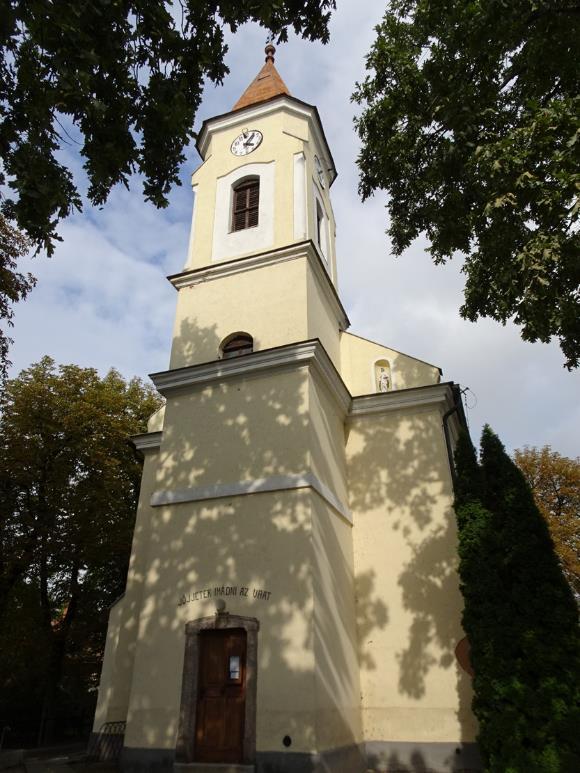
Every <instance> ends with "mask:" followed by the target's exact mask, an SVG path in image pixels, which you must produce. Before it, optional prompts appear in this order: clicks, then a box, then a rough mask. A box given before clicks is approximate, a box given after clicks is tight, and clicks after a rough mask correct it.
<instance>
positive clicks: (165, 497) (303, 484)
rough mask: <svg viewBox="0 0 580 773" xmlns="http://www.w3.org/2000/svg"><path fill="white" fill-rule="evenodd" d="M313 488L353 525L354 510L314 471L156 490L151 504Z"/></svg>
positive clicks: (170, 503)
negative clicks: (352, 511) (313, 472)
mask: <svg viewBox="0 0 580 773" xmlns="http://www.w3.org/2000/svg"><path fill="white" fill-rule="evenodd" d="M305 488H310V489H313V490H314V491H316V493H317V494H318V495H319V496H320V497H322V499H324V501H325V502H326V503H327V504H329V505H330V506H331V507H332V508H333V509H334V510H336V512H337V513H338V514H339V515H341V516H342V517H343V518H344V519H345V520H346V521H348V522H349V523H350V524H352V522H353V520H352V513H351V511H350V510H349V509H348V507H346V505H344V504H343V503H342V502H341V501H340V499H339V498H338V497H337V496H336V494H335V493H334V492H333V491H332V490H331V489H330V488H329V487H328V486H327V485H326V484H324V483H322V481H320V480H319V479H318V478H317V477H316V475H313V474H312V473H311V472H308V473H305V474H304V475H272V476H271V477H269V478H256V479H255V480H247V481H245V480H240V481H235V482H232V483H214V484H211V485H209V486H194V487H192V488H184V489H174V490H173V491H155V492H154V493H153V494H152V496H151V507H162V506H164V505H177V504H182V503H183V502H203V501H206V500H208V499H223V498H227V497H238V496H247V495H248V494H261V493H264V492H273V491H292V490H297V489H305Z"/></svg>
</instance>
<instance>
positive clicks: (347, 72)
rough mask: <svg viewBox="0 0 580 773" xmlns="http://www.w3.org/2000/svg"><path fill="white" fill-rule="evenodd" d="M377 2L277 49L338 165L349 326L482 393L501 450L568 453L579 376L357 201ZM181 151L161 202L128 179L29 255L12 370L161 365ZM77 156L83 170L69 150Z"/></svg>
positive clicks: (253, 68) (245, 36)
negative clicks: (401, 249) (471, 298)
mask: <svg viewBox="0 0 580 773" xmlns="http://www.w3.org/2000/svg"><path fill="white" fill-rule="evenodd" d="M383 7H384V6H383V4H381V3H360V2H355V0H342V2H341V3H339V8H338V10H337V12H336V14H335V16H334V18H333V21H332V27H331V30H332V38H331V42H330V43H329V44H328V45H327V46H322V45H321V44H319V43H309V42H307V41H303V40H299V39H296V38H293V39H292V40H291V41H290V42H289V43H288V44H287V45H284V46H280V47H279V49H278V52H277V61H276V64H277V66H278V68H279V71H280V72H281V74H282V76H283V77H284V79H285V81H286V83H287V85H288V87H289V89H290V91H291V92H292V93H293V94H294V95H295V96H297V97H299V98H300V99H302V100H304V101H305V102H310V103H312V104H316V105H317V106H318V108H319V111H320V114H321V117H322V120H323V123H324V128H325V132H326V135H327V139H328V141H329V144H330V146H331V149H332V153H333V156H334V159H335V162H336V165H337V168H338V171H339V176H338V179H337V181H336V183H335V184H334V186H333V188H332V197H333V202H334V207H335V214H336V218H337V230H338V233H337V238H338V250H339V285H340V292H341V296H342V298H343V302H344V304H345V306H346V308H347V311H348V313H349V316H350V319H351V322H352V330H353V332H356V333H358V334H360V335H363V336H366V337H369V338H371V339H375V340H379V341H382V342H384V343H386V344H387V345H389V346H392V347H394V348H396V349H399V350H401V351H406V352H408V353H409V354H411V355H413V356H416V357H419V358H421V359H424V360H427V361H429V362H432V363H434V364H436V365H439V366H441V367H442V368H443V373H444V379H445V380H453V381H456V382H459V383H461V384H462V385H465V386H469V387H470V388H471V390H473V393H475V395H477V405H476V407H474V408H473V409H472V410H470V411H469V412H468V414H469V419H470V424H471V428H472V434H473V435H474V438H477V436H478V435H479V432H480V429H481V425H482V424H483V423H484V422H486V421H487V422H489V423H490V424H491V425H492V426H493V428H494V429H495V430H496V431H497V432H498V433H499V435H500V437H501V438H502V439H503V441H504V442H505V443H506V445H507V446H508V448H510V449H511V448H514V447H521V446H523V445H524V444H526V443H528V444H534V445H543V444H545V443H551V444H552V445H553V447H554V449H556V450H559V451H560V452H562V453H565V454H568V455H577V454H578V440H577V437H578V434H579V433H578V429H579V427H580V401H579V400H578V394H579V392H580V390H579V388H578V387H579V374H578V373H574V374H569V373H568V372H566V371H565V370H563V368H562V364H561V363H562V357H561V354H560V352H559V349H558V347H557V345H556V344H550V345H540V344H534V345H531V344H525V343H524V342H522V341H521V340H520V338H519V334H518V331H517V329H516V328H515V327H514V326H513V325H507V326H506V327H505V328H504V327H502V326H500V325H498V324H496V323H493V322H491V321H489V320H481V321H480V322H478V323H477V324H471V323H469V322H465V321H463V320H461V319H460V317H459V313H458V309H459V306H460V305H461V302H462V297H461V294H462V287H463V278H462V275H461V273H460V267H461V263H460V261H454V262H452V263H451V264H449V265H448V266H445V267H440V266H439V267H436V266H433V265H432V263H431V261H430V258H429V256H428V255H427V254H426V253H425V252H424V247H425V244H423V243H421V242H418V243H417V244H414V245H413V246H412V247H411V248H410V249H409V250H408V251H407V253H406V254H405V255H403V256H401V257H400V258H394V257H392V256H391V255H390V247H389V243H388V240H387V237H386V236H385V231H386V228H387V220H386V211H385V208H384V205H385V197H384V195H382V194H377V195H376V197H375V198H373V199H371V200H370V201H367V202H365V203H364V204H363V203H361V201H360V199H359V197H358V194H357V181H358V175H357V169H356V156H357V153H358V147H359V143H358V138H357V137H356V135H355V133H354V129H353V124H352V116H353V115H354V113H355V112H356V106H355V105H353V104H352V103H351V102H350V95H351V93H352V91H353V88H354V83H355V81H356V80H361V79H362V78H363V77H364V58H365V56H366V54H367V52H368V49H369V47H370V45H371V42H372V40H373V38H374V32H373V27H374V25H375V24H377V23H378V22H379V21H380V18H381V14H382V10H383ZM264 43H265V33H264V31H263V30H262V29H259V28H257V27H255V26H250V25H245V26H244V27H242V29H241V30H240V31H239V32H238V33H237V34H236V35H235V36H230V52H229V54H228V59H227V62H228V64H229V66H230V69H231V74H230V76H229V77H228V78H227V79H226V82H225V85H224V86H223V87H222V88H215V87H214V86H212V85H210V86H208V87H207V88H206V93H205V97H204V101H203V104H202V107H201V109H200V111H199V114H198V118H197V121H196V127H195V128H196V129H199V126H200V125H201V121H202V120H203V119H204V118H207V117H209V116H211V115H217V114H221V113H224V112H227V111H228V110H229V109H231V107H232V105H233V104H234V102H235V101H236V100H237V98H238V97H239V95H240V94H241V93H242V91H243V90H244V89H245V88H246V86H247V85H248V83H249V82H250V81H251V80H252V78H253V77H254V76H255V74H256V72H257V70H258V69H259V67H260V66H261V63H262V60H263V54H262V50H263V46H264ZM187 157H188V160H187V163H186V164H185V165H184V168H183V169H182V172H181V179H182V181H183V187H181V188H177V189H175V190H174V191H173V192H172V194H171V203H170V207H169V208H168V209H166V210H163V211H157V210H155V209H154V208H153V207H152V206H151V205H149V204H147V203H145V202H144V201H143V197H142V192H141V184H140V181H139V180H138V179H136V180H135V181H134V183H133V184H132V190H131V192H130V193H128V192H127V191H125V189H123V188H120V187H119V188H117V189H115V191H114V192H113V194H112V196H111V198H110V200H109V202H108V203H107V205H106V206H105V207H104V208H103V209H102V210H95V209H90V208H87V210H86V211H85V213H84V214H82V215H77V216H75V217H73V218H71V219H70V220H69V221H68V222H67V223H66V224H65V225H64V226H63V227H62V229H61V234H62V236H63V239H64V242H63V243H62V244H61V245H60V246H59V247H58V249H57V252H56V255H55V257H54V258H53V259H52V260H47V259H45V258H38V259H36V260H34V261H33V262H32V268H31V270H32V272H33V273H35V274H36V276H37V277H38V278H39V283H38V287H37V288H36V289H35V290H34V292H33V293H32V295H31V296H30V298H29V300H27V301H26V302H25V303H23V304H21V305H20V306H19V307H18V308H17V314H16V320H15V321H16V328H15V329H14V330H13V331H12V336H13V337H14V338H15V341H16V343H15V346H14V348H13V351H12V353H11V356H12V359H13V361H14V368H13V372H17V371H18V370H19V369H21V368H23V367H26V366H28V365H29V364H30V363H31V362H34V361H37V360H38V359H40V357H41V356H42V355H43V354H50V355H51V356H53V357H54V358H55V359H56V360H57V361H59V362H76V363H78V364H81V365H93V366H95V367H98V368H99V369H100V370H101V371H105V370H107V369H108V368H109V367H110V366H115V367H116V368H118V369H119V370H120V371H121V372H122V373H124V374H126V375H134V374H137V375H141V376H145V375H146V374H147V373H149V372H152V371H155V370H162V369H163V368H165V367H167V363H168V359H169V346H170V340H171V327H172V322H173V314H174V310H175V291H174V290H173V288H172V287H171V286H170V285H169V283H168V282H167V281H166V280H165V278H164V276H165V275H166V274H168V273H174V272H177V271H179V270H181V268H182V267H183V264H184V262H185V257H186V249H187V241H188V238H189V226H190V213H191V204H192V197H191V189H190V187H189V177H190V174H191V171H192V170H193V169H194V168H195V167H196V166H197V164H198V163H199V159H198V157H197V154H196V151H195V148H194V147H193V145H192V146H191V147H190V148H189V149H188V153H187ZM74 164H75V169H76V168H79V166H80V164H79V161H78V159H75V160H74ZM472 399H473V398H472V395H471V394H470V395H469V400H470V401H471V400H472Z"/></svg>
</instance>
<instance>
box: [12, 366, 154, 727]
mask: <svg viewBox="0 0 580 773" xmlns="http://www.w3.org/2000/svg"><path fill="white" fill-rule="evenodd" d="M159 404H160V398H159V396H158V395H157V394H156V393H155V392H154V391H153V390H152V389H151V388H150V387H147V386H145V385H144V384H142V383H141V382H140V381H139V380H138V379H133V380H131V381H129V382H126V381H125V380H124V379H123V378H122V377H121V376H120V375H119V374H118V373H117V372H115V371H114V370H112V371H110V372H109V373H108V374H107V375H106V376H105V377H104V378H100V377H99V375H98V374H97V372H96V371H95V370H92V369H89V368H79V367H77V366H74V365H67V366H61V367H60V368H58V369H57V368H56V366H55V364H54V362H53V361H52V360H51V359H50V358H48V357H45V358H44V359H43V360H42V361H41V362H40V363H38V364H36V365H33V366H32V367H30V368H29V369H28V370H25V371H23V372H22V373H21V374H20V375H19V376H18V377H17V378H15V379H13V380H9V381H7V382H6V384H5V390H4V392H3V394H2V396H1V398H0V409H1V415H0V622H1V623H2V634H1V635H2V639H3V642H2V644H1V645H0V653H2V655H0V684H1V685H2V686H1V687H0V695H1V696H2V699H1V704H2V705H1V706H0V710H1V709H2V708H3V709H4V710H6V705H8V707H10V705H11V701H15V702H17V703H20V704H21V703H22V702H24V703H27V706H28V711H29V712H31V713H32V714H34V713H35V707H36V706H44V708H43V714H44V716H45V717H51V716H53V715H54V712H55V711H56V710H57V708H58V705H59V700H60V696H61V693H62V684H63V680H64V681H66V680H67V679H68V680H69V681H70V678H71V670H72V671H73V672H74V670H75V668H76V669H77V671H79V672H80V673H82V678H80V677H79V679H80V682H81V686H83V685H84V689H85V691H86V688H87V686H88V685H89V684H90V682H91V680H92V681H93V682H94V680H95V678H96V676H97V671H98V665H99V658H100V654H101V652H102V646H103V639H104V633H105V630H106V622H107V608H108V606H109V605H110V604H111V603H112V602H113V600H114V599H115V598H116V597H117V596H118V595H119V594H120V593H121V592H122V590H123V588H124V582H125V573H126V568H127V562H128V557H129V549H130V544H131V537H132V527H133V522H134V512H135V507H136V503H137V496H138V491H139V483H140V476H141V462H140V460H139V458H138V457H137V454H136V452H135V450H134V449H133V448H132V447H131V446H130V444H129V437H130V436H131V435H133V434H136V433H139V432H142V431H144V429H145V426H146V420H147V418H148V416H149V415H150V414H151V413H153V412H154V411H155V410H156V409H157V408H158V407H159ZM30 630H33V631H34V635H33V636H32V638H31V636H30ZM7 637H8V638H7ZM18 640H21V642H22V646H21V647H17V648H16V649H15V648H14V646H9V644H10V642H12V643H14V642H15V641H18ZM31 651H33V652H35V653H36V655H35V656H34V657H30V659H27V660H23V658H26V655H29V656H30V653H31ZM19 680H20V681H19ZM83 680H84V682H83ZM73 681H74V680H73ZM78 682H79V680H78V679H77V686H76V689H77V691H78V690H79V689H80V688H79V684H78ZM81 692H82V690H81Z"/></svg>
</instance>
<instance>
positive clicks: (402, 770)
mask: <svg viewBox="0 0 580 773" xmlns="http://www.w3.org/2000/svg"><path fill="white" fill-rule="evenodd" d="M174 762H175V753H174V751H173V750H172V749H134V748H128V747H125V748H124V749H123V752H122V754H121V760H120V769H121V771H122V772H123V773H173V770H174ZM483 769H484V768H483V763H482V761H481V757H480V755H479V751H478V748H477V744H475V743H465V744H462V743H412V742H405V741H369V742H367V743H366V744H360V745H359V746H356V745H352V746H344V747H341V748H339V749H331V750H328V751H324V752H320V753H315V754H309V753H307V752H286V751H283V752H280V751H271V752H257V753H256V765H255V771H256V773H365V771H375V772H376V773H412V771H416V770H421V771H424V773H482V771H483Z"/></svg>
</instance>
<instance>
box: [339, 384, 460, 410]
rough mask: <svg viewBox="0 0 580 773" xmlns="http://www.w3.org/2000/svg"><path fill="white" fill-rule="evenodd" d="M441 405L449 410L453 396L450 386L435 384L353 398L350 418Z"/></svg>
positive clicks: (452, 403)
mask: <svg viewBox="0 0 580 773" xmlns="http://www.w3.org/2000/svg"><path fill="white" fill-rule="evenodd" d="M429 405H439V406H440V407H441V408H442V409H446V410H447V409H449V408H451V407H452V406H453V405H454V402H453V394H452V392H451V387H450V385H449V384H433V385H432V386H425V387H416V388H414V389H401V390H395V391H393V392H380V393H378V394H374V395H363V396H362V397H353V399H352V403H351V407H350V416H349V418H351V419H356V418H358V417H359V416H367V415H369V414H377V413H389V412H390V411H399V410H401V409H408V408H420V407H422V406H429Z"/></svg>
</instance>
